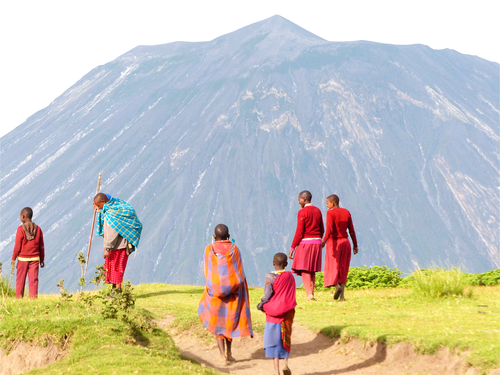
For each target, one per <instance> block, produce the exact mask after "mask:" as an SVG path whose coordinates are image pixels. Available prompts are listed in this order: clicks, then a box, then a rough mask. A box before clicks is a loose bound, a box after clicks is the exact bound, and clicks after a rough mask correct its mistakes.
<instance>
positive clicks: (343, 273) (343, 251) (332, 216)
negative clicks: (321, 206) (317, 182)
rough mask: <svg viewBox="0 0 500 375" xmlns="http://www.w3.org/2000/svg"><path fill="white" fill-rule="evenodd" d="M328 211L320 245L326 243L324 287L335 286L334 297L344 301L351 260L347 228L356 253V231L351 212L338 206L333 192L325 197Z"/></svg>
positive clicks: (336, 197)
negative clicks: (324, 231) (323, 236)
mask: <svg viewBox="0 0 500 375" xmlns="http://www.w3.org/2000/svg"><path fill="white" fill-rule="evenodd" d="M326 206H327V207H328V212H327V214H326V233H325V238H324V239H323V244H322V246H323V247H324V246H325V244H326V253H325V275H324V280H325V287H331V286H334V285H335V287H336V290H335V294H334V296H333V298H334V299H336V300H337V299H339V297H340V300H341V301H345V298H344V290H345V283H346V281H347V274H348V272H349V264H350V262H351V244H350V242H349V239H348V237H347V229H349V234H350V235H351V239H352V244H353V253H354V254H357V253H358V242H357V240H356V232H354V226H353V224H352V218H351V213H350V212H349V211H348V210H346V209H345V208H340V207H339V197H338V196H337V195H335V194H333V195H330V196H329V197H328V198H326Z"/></svg>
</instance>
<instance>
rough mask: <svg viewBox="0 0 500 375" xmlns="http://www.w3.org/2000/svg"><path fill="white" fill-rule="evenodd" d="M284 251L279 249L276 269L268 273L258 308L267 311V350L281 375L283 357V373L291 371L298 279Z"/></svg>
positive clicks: (265, 334) (274, 263)
mask: <svg viewBox="0 0 500 375" xmlns="http://www.w3.org/2000/svg"><path fill="white" fill-rule="evenodd" d="M287 265H288V262H287V256H286V254H284V253H276V254H275V255H274V259H273V266H274V269H275V271H273V272H270V273H268V274H266V286H265V288H264V297H262V299H261V301H260V303H259V304H258V305H257V309H258V310H260V311H263V312H265V313H266V328H265V330H264V350H265V351H266V358H274V372H275V374H276V375H279V373H280V368H279V360H280V358H281V359H283V360H284V368H283V374H284V375H289V374H291V371H290V368H289V367H288V357H289V355H290V346H291V337H292V324H293V318H294V316H295V306H297V301H296V299H295V289H296V287H295V279H294V277H293V274H292V273H291V272H290V271H285V268H286V266H287Z"/></svg>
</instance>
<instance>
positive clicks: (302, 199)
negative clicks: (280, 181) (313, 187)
mask: <svg viewBox="0 0 500 375" xmlns="http://www.w3.org/2000/svg"><path fill="white" fill-rule="evenodd" d="M312 197H313V196H312V194H311V193H310V192H309V191H308V190H304V191H301V192H300V193H299V204H300V207H302V208H304V206H305V205H306V204H308V203H311V199H312Z"/></svg>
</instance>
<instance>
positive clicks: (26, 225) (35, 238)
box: [12, 207, 45, 298]
mask: <svg viewBox="0 0 500 375" xmlns="http://www.w3.org/2000/svg"><path fill="white" fill-rule="evenodd" d="M19 218H20V220H21V222H22V225H20V226H19V227H18V228H17V232H16V242H15V245H14V252H13V253H12V267H14V266H15V264H16V258H17V260H18V261H17V274H16V298H22V297H23V296H24V286H25V284H26V276H28V280H29V296H30V297H31V298H37V297H38V266H39V265H40V267H42V268H43V266H44V263H43V262H44V260H45V247H44V244H43V233H42V229H41V228H40V227H39V226H38V225H36V224H35V223H33V222H32V221H31V219H32V218H33V210H32V209H31V208H29V207H25V208H23V209H22V210H21V213H20V215H19Z"/></svg>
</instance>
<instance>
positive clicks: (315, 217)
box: [291, 206, 325, 249]
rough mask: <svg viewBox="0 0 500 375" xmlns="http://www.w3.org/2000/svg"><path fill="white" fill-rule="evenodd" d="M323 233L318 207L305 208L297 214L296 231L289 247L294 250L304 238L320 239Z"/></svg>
mask: <svg viewBox="0 0 500 375" xmlns="http://www.w3.org/2000/svg"><path fill="white" fill-rule="evenodd" d="M324 232H325V228H324V226H323V215H322V214H321V210H320V209H319V208H318V207H314V206H305V207H304V208H302V209H300V210H299V213H298V214H297V229H296V230H295V236H294V237H293V242H292V246H291V247H292V248H293V249H295V248H296V247H297V246H299V244H300V241H302V239H304V238H321V237H323V233H324Z"/></svg>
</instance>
